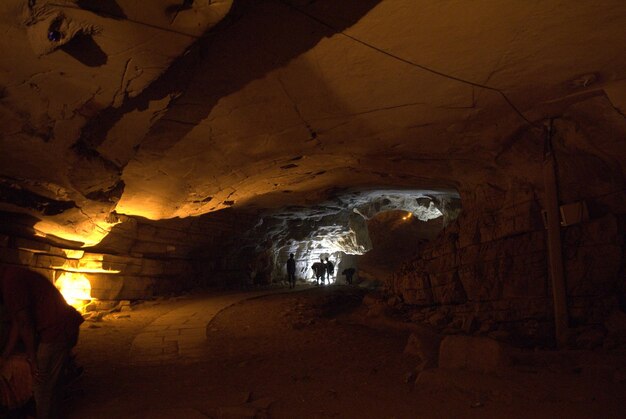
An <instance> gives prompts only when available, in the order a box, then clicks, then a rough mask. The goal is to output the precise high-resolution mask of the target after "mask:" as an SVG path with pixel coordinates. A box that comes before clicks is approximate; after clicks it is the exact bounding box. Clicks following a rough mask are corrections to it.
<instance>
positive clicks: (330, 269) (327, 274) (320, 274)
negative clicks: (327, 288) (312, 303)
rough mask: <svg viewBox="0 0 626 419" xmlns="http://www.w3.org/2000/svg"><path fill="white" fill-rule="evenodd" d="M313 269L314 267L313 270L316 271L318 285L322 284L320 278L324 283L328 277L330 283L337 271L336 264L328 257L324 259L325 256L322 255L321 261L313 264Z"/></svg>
mask: <svg viewBox="0 0 626 419" xmlns="http://www.w3.org/2000/svg"><path fill="white" fill-rule="evenodd" d="M311 269H313V272H314V273H315V279H316V281H317V285H320V280H321V281H322V284H326V279H328V284H329V285H330V280H331V278H332V276H333V274H334V273H335V265H333V263H332V262H331V261H330V260H328V258H326V261H324V258H323V257H320V261H319V262H315V263H314V264H313V265H312V266H311Z"/></svg>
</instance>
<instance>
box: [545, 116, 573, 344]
mask: <svg viewBox="0 0 626 419" xmlns="http://www.w3.org/2000/svg"><path fill="white" fill-rule="evenodd" d="M552 133H553V120H550V125H549V127H548V132H547V136H546V140H545V149H544V157H543V181H544V191H545V210H546V215H547V227H548V231H547V232H548V265H549V268H550V279H551V283H552V297H553V300H554V327H555V336H556V342H557V346H558V347H559V348H562V347H564V346H565V345H566V343H567V328H568V315H567V291H566V288H565V273H564V270H563V248H562V245H561V216H560V214H559V198H558V183H557V177H556V161H555V158H554V152H553V150H552Z"/></svg>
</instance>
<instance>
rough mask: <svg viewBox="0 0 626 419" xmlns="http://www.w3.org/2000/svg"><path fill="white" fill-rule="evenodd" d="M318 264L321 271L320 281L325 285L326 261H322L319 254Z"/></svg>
mask: <svg viewBox="0 0 626 419" xmlns="http://www.w3.org/2000/svg"><path fill="white" fill-rule="evenodd" d="M320 265H321V268H320V269H321V270H322V272H321V273H320V277H321V278H322V283H323V284H324V285H326V263H325V262H324V258H323V257H322V256H320Z"/></svg>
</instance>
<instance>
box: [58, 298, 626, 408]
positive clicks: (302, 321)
mask: <svg viewBox="0 0 626 419" xmlns="http://www.w3.org/2000/svg"><path fill="white" fill-rule="evenodd" d="M361 297H362V294H361V291H358V290H356V289H354V288H347V287H331V288H323V289H311V290H307V291H303V292H298V293H295V294H281V295H272V296H267V297H263V298H256V299H251V300H246V301H244V302H241V303H238V304H235V305H233V306H231V307H229V308H227V309H225V310H223V311H222V312H220V313H219V314H218V315H217V316H216V317H215V318H214V319H213V320H212V321H211V322H210V323H209V324H208V327H207V333H208V338H207V340H206V342H205V344H204V345H203V347H202V349H201V352H197V353H196V354H197V356H196V359H195V360H194V361H193V362H191V363H190V362H186V361H185V360H184V359H178V360H177V359H171V360H168V361H167V362H165V363H162V364H161V365H137V364H133V363H131V362H130V355H129V354H130V350H131V347H132V342H133V340H134V339H135V337H136V336H138V335H140V334H141V333H145V329H146V327H147V326H148V325H150V324H152V323H153V322H154V321H155V320H157V319H159V318H162V317H163V316H166V315H167V314H168V313H173V312H175V311H176V310H179V311H180V310H183V311H184V308H185V307H186V306H189V304H190V303H193V304H197V300H193V299H192V300H193V301H192V300H178V301H164V302H162V303H161V304H158V305H152V306H149V305H142V306H139V307H137V309H136V310H134V311H132V312H130V314H131V317H128V318H125V317H122V318H119V319H117V320H110V321H105V322H103V323H101V324H100V325H98V326H100V327H97V328H89V327H87V328H86V329H85V330H84V332H83V336H82V340H81V343H80V347H79V351H80V354H81V360H82V362H83V364H84V365H85V367H86V370H87V372H86V374H85V377H84V378H83V382H82V389H83V390H84V395H82V396H76V397H74V398H73V399H72V400H70V404H69V407H70V415H69V416H70V417H71V418H81V419H82V418H177V419H193V418H206V417H215V418H245V417H257V418H263V417H271V418H329V417H336V418H466V417H467V418H472V417H476V418H478V417H480V418H485V417H488V418H500V417H507V418H531V417H532V418H540V417H545V418H557V417H559V418H560V417H563V418H600V417H602V418H612V417H615V418H620V417H624V412H625V408H624V402H625V400H624V394H625V389H624V384H623V383H617V384H616V383H612V382H611V381H610V375H606V374H605V375H603V374H602V373H600V372H599V371H603V370H602V369H599V368H589V369H588V370H587V369H585V370H580V369H576V371H575V372H571V371H569V370H567V371H565V372H563V371H556V372H555V371H552V370H550V369H549V368H544V369H541V368H539V369H537V368H530V369H529V368H526V369H525V370H524V371H521V370H512V371H508V372H506V373H505V374H503V375H500V376H482V375H478V374H471V373H463V372H458V371H456V372H455V371H443V370H438V369H435V370H429V371H427V372H425V373H422V375H421V376H420V377H419V378H418V380H417V383H416V384H414V383H412V382H408V383H407V380H406V377H407V375H408V374H409V373H410V372H411V371H413V370H414V368H415V360H414V359H412V358H411V357H409V356H406V355H403V354H402V351H403V348H404V345H405V343H406V340H407V333H406V332H400V331H390V330H374V329H371V328H367V327H363V326H359V325H357V324H353V323H352V322H351V321H350V317H348V316H347V315H346V314H345V313H346V312H348V311H349V310H350V309H351V308H353V307H355V306H356V305H358V303H359V302H360V299H361ZM181 312H182V311H181ZM170 317H171V316H170Z"/></svg>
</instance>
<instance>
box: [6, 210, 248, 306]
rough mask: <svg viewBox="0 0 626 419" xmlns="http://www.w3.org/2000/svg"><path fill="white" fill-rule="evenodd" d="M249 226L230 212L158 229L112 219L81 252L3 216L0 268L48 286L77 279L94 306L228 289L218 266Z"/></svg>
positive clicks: (20, 218)
mask: <svg viewBox="0 0 626 419" xmlns="http://www.w3.org/2000/svg"><path fill="white" fill-rule="evenodd" d="M255 220H256V218H255V217H254V216H250V215H248V216H246V215H245V214H241V213H234V212H233V211H218V212H215V213H211V214H208V215H206V216H204V217H190V218H184V219H180V218H176V219H170V220H160V221H153V220H147V219H144V218H140V217H127V216H119V220H118V222H119V224H117V225H116V226H115V227H114V228H113V229H112V231H111V232H110V233H109V234H108V235H107V237H106V238H105V239H104V240H103V241H102V242H101V243H99V244H98V245H97V246H92V247H81V244H82V243H77V242H71V241H67V240H63V239H59V238H54V237H50V236H46V237H44V236H43V235H37V232H36V230H34V228H33V224H36V222H37V220H36V219H32V218H31V217H28V216H24V215H23V214H15V213H3V214H2V222H1V223H0V263H2V264H8V265H17V266H23V267H25V268H28V269H32V270H35V271H37V272H40V273H41V274H43V275H44V276H45V277H46V278H48V279H49V280H50V281H51V282H55V280H56V279H57V278H58V277H59V275H60V274H61V273H63V272H75V273H81V274H84V275H85V276H86V277H87V278H88V279H89V281H90V282H91V286H92V293H91V294H92V297H94V298H97V299H98V300H134V299H145V298H151V297H155V296H159V295H164V294H169V293H174V292H181V291H186V290H189V289H191V288H194V287H205V286H220V285H224V284H225V283H228V278H227V279H224V272H227V271H228V269H225V268H224V264H222V263H221V262H220V261H221V260H222V257H223V256H224V255H225V254H226V250H227V249H232V248H233V246H232V243H231V242H230V241H231V240H234V239H235V238H236V237H238V236H241V233H242V231H243V230H245V229H246V228H248V227H249V226H250V225H251V224H250V223H251V222H252V221H255Z"/></svg>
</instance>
